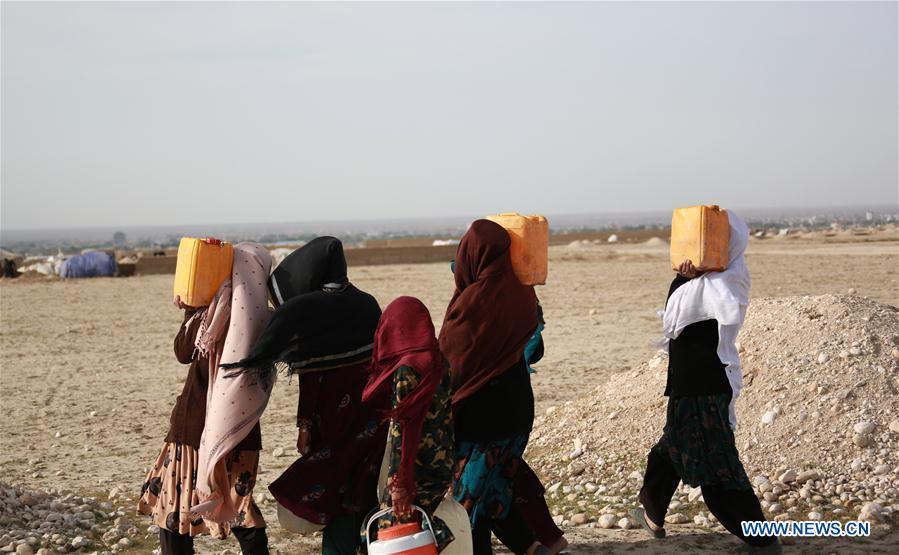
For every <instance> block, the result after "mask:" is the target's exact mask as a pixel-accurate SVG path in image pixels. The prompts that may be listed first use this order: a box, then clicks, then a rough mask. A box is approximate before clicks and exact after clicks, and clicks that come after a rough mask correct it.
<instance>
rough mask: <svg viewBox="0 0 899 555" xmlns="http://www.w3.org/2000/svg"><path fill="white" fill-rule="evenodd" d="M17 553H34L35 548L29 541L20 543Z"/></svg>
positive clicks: (29, 554)
mask: <svg viewBox="0 0 899 555" xmlns="http://www.w3.org/2000/svg"><path fill="white" fill-rule="evenodd" d="M16 555H34V549H32V548H31V546H30V545H28V544H27V543H20V544H19V545H18V547H16Z"/></svg>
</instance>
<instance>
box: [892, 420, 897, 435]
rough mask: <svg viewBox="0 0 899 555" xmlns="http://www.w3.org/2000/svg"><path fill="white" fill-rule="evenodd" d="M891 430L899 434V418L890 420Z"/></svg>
mask: <svg viewBox="0 0 899 555" xmlns="http://www.w3.org/2000/svg"><path fill="white" fill-rule="evenodd" d="M890 431H891V432H893V433H894V434H899V420H893V421H892V422H890Z"/></svg>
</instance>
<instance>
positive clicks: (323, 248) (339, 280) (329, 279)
mask: <svg viewBox="0 0 899 555" xmlns="http://www.w3.org/2000/svg"><path fill="white" fill-rule="evenodd" d="M347 283H349V280H347V277H346V258H345V257H344V255H343V243H341V242H340V240H339V239H337V238H334V237H327V236H325V237H316V238H315V239H313V240H311V241H309V242H308V243H307V244H306V245H304V246H303V247H301V248H299V249H297V250H295V251H293V252H292V253H290V254H289V255H287V257H286V258H285V259H284V260H282V261H281V263H280V264H278V267H277V268H275V271H274V272H272V275H271V277H269V279H268V290H269V294H270V295H271V299H272V303H273V304H274V305H275V307H278V306H281V305H282V304H284V301H286V300H287V299H292V298H293V297H296V296H297V295H304V294H306V293H311V292H313V291H317V290H319V289H322V288H325V286H326V285H327V286H328V287H327V288H326V289H335V288H340V287H341V286H344V285H346V284H347Z"/></svg>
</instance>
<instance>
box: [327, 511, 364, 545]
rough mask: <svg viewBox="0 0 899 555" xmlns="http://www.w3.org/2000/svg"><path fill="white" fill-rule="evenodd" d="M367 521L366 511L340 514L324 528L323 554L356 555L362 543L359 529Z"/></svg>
mask: <svg viewBox="0 0 899 555" xmlns="http://www.w3.org/2000/svg"><path fill="white" fill-rule="evenodd" d="M364 523H365V514H364V513H352V514H348V515H339V516H335V517H334V518H332V519H331V522H330V523H329V524H328V525H327V526H325V528H324V530H322V554H323V555H355V554H356V552H357V550H358V549H359V546H360V545H361V541H362V540H361V537H360V536H359V530H360V529H361V528H362V526H363V524H364Z"/></svg>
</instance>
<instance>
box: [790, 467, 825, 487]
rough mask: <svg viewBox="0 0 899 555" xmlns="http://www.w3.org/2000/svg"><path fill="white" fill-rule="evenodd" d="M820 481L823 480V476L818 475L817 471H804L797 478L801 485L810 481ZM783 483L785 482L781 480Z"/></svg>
mask: <svg viewBox="0 0 899 555" xmlns="http://www.w3.org/2000/svg"><path fill="white" fill-rule="evenodd" d="M820 479H821V475H820V474H818V471H817V470H804V471H802V472H800V473H799V475H797V476H796V481H797V482H799V483H800V484H804V483H806V482H808V481H809V480H820ZM781 482H783V480H781ZM784 483H786V482H784Z"/></svg>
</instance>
